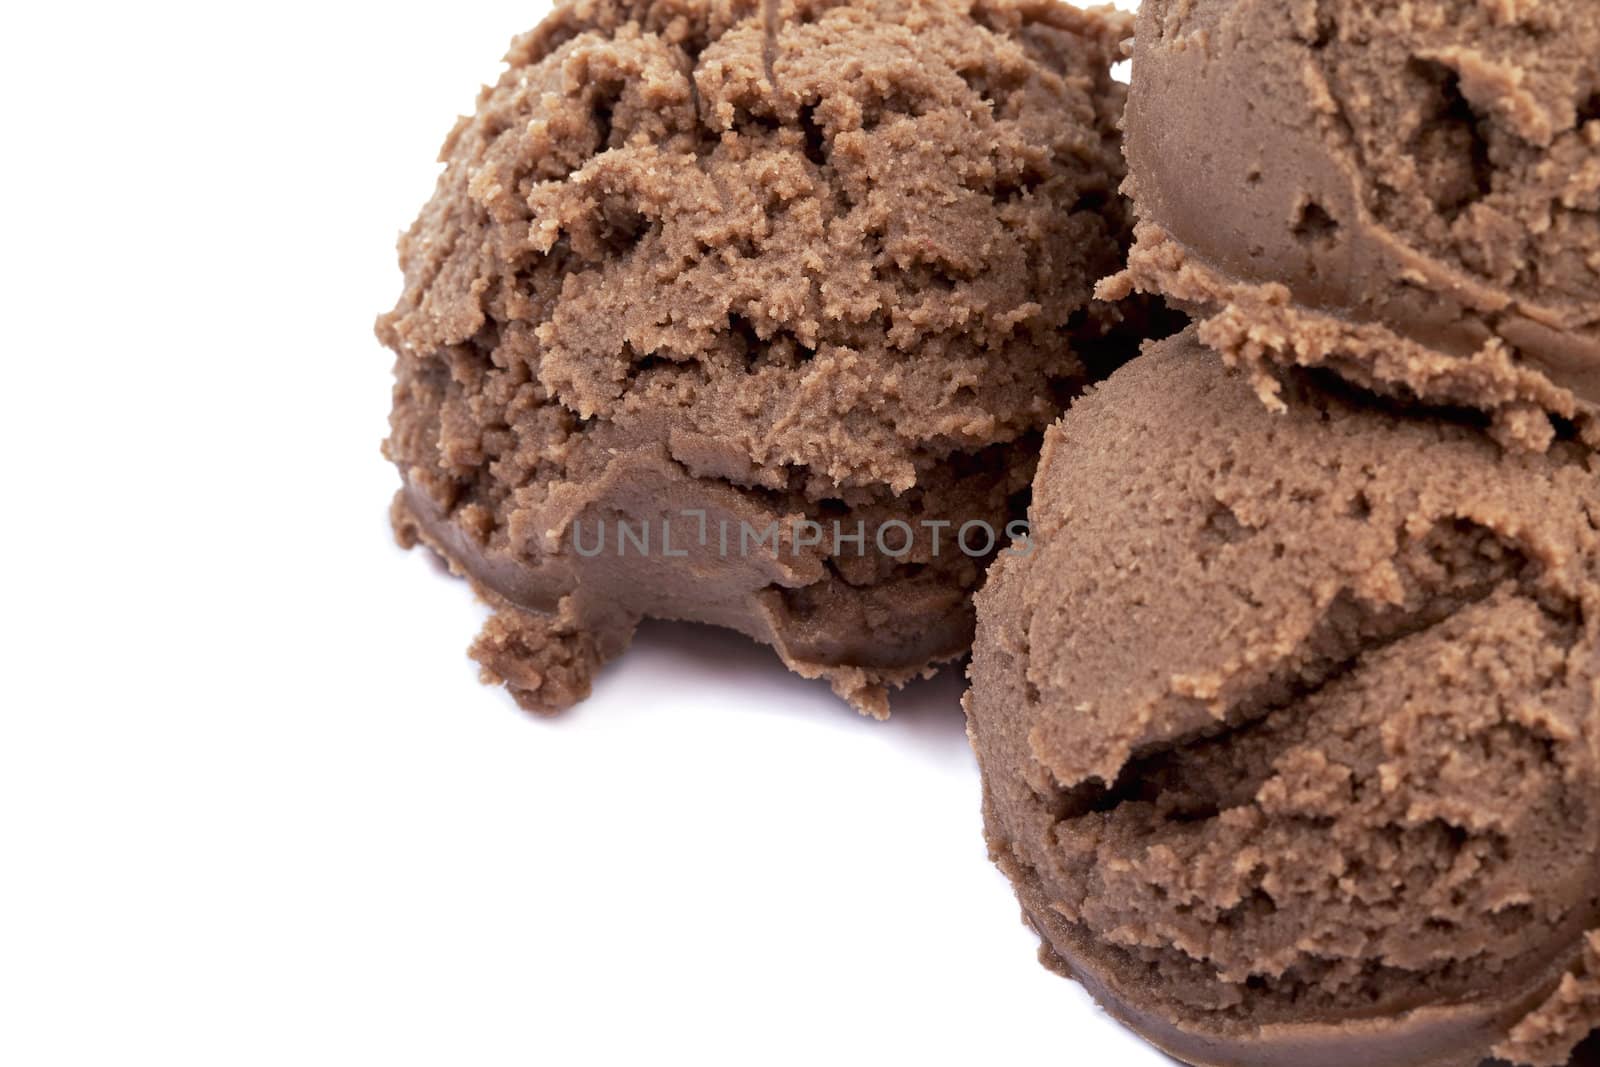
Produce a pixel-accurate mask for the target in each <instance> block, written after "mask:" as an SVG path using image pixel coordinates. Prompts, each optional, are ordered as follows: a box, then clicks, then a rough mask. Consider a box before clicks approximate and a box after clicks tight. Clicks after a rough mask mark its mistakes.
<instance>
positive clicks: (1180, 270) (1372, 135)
mask: <svg viewBox="0 0 1600 1067" xmlns="http://www.w3.org/2000/svg"><path fill="white" fill-rule="evenodd" d="M1597 55H1600V5H1597V4H1595V3H1593V2H1592V0H1537V2H1523V0H1405V2H1403V3H1402V2H1399V0H1382V2H1375V0H1147V2H1146V3H1145V4H1144V6H1143V8H1142V10H1141V12H1140V16H1139V21H1138V33H1137V43H1136V46H1135V50H1134V61H1133V89H1132V95H1131V96H1130V99H1129V103H1128V116H1127V155H1128V160H1129V164H1130V170H1131V172H1132V177H1131V179H1130V183H1129V188H1130V190H1131V191H1132V192H1133V193H1134V195H1135V199H1136V201H1137V207H1138V212H1139V216H1140V225H1139V231H1138V233H1139V239H1138V244H1137V247H1136V248H1135V250H1134V252H1133V255H1132V259H1131V264H1130V268H1129V270H1128V272H1127V273H1126V274H1124V275H1123V276H1121V278H1119V279H1118V280H1117V281H1115V282H1113V283H1111V284H1110V285H1108V286H1107V288H1106V289H1105V290H1104V292H1105V293H1106V294H1108V295H1112V294H1115V293H1118V292H1124V291H1126V290H1127V289H1128V288H1130V287H1134V286H1138V287H1144V288H1148V289H1152V290H1160V291H1163V292H1166V293H1168V294H1169V295H1171V296H1173V297H1174V298H1177V299H1179V300H1182V301H1186V302H1188V303H1190V304H1192V305H1194V306H1195V307H1197V308H1199V309H1200V311H1201V313H1202V314H1203V315H1204V316H1205V317H1206V321H1205V323H1204V325H1203V327H1202V330H1201V336H1202V337H1203V338H1204V340H1205V341H1207V342H1208V343H1209V344H1210V345H1212V346H1213V347H1215V348H1217V349H1219V350H1220V351H1222V352H1223V353H1224V354H1225V355H1227V356H1228V357H1229V358H1230V359H1231V360H1234V361H1236V362H1240V363H1243V364H1246V365H1248V366H1250V367H1252V368H1253V369H1254V370H1256V372H1257V375H1256V377H1257V381H1258V384H1259V385H1260V387H1261V388H1262V391H1263V395H1264V396H1265V397H1266V398H1267V399H1268V400H1269V402H1273V395H1274V394H1275V393H1276V390H1277V385H1276V382H1275V379H1274V378H1273V377H1272V376H1270V375H1269V374H1267V373H1266V369H1267V368H1270V367H1271V366H1272V365H1293V364H1300V365H1317V366H1326V367H1330V368H1332V369H1334V370H1337V371H1338V372H1340V373H1341V374H1343V375H1345V376H1346V377H1348V378H1350V379H1352V380H1354V381H1356V382H1359V383H1361V384H1363V385H1365V386H1369V387H1375V388H1377V389H1379V390H1382V391H1384V392H1389V393H1394V394H1399V395H1403V396H1410V397H1418V398H1421V399H1423V400H1425V401H1427V402H1429V403H1434V404H1445V405H1459V406H1468V407H1475V408H1479V409H1483V410H1487V411H1490V412H1492V413H1494V414H1495V416H1496V418H1497V430H1498V433H1499V436H1500V437H1501V438H1502V440H1506V441H1515V442H1517V443H1520V444H1522V445H1526V446H1532V447H1534V448H1542V447H1545V446H1546V445H1547V444H1548V442H1549V441H1550V439H1551V438H1552V436H1553V430H1552V426H1551V421H1550V416H1555V417H1556V418H1557V419H1558V420H1562V421H1576V422H1578V423H1580V424H1581V427H1582V428H1583V429H1584V430H1585V432H1587V433H1588V434H1589V435H1590V439H1591V441H1595V440H1600V422H1597V414H1600V64H1597V63H1596V62H1595V57H1596V56H1597Z"/></svg>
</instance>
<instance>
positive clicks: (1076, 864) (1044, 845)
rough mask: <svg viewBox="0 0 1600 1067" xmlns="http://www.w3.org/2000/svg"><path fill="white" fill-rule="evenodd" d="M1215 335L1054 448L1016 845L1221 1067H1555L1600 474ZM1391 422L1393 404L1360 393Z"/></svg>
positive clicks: (1112, 978)
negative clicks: (1214, 343) (1208, 347)
mask: <svg viewBox="0 0 1600 1067" xmlns="http://www.w3.org/2000/svg"><path fill="white" fill-rule="evenodd" d="M1336 381H1337V380H1336V379H1332V378H1331V376H1329V378H1328V380H1327V381H1326V382H1311V381H1308V380H1306V379H1305V378H1303V377H1302V378H1294V377H1291V378H1290V379H1289V381H1288V384H1287V386H1286V391H1285V396H1284V399H1285V401H1286V403H1287V410H1286V411H1285V412H1284V413H1282V414H1274V413H1271V412H1269V411H1268V410H1267V409H1266V408H1265V407H1264V406H1262V405H1261V404H1260V403H1258V402H1257V400H1256V398H1255V397H1254V396H1253V395H1252V392H1251V388H1250V385H1249V383H1248V382H1247V381H1246V380H1245V378H1244V377H1243V376H1242V375H1241V374H1240V373H1238V372H1233V371H1228V370H1226V369H1225V368H1224V367H1223V366H1222V364H1221V362H1220V361H1219V360H1217V359H1216V358H1215V357H1214V356H1213V355H1211V354H1210V353H1208V352H1206V351H1205V349H1204V348H1203V347H1202V346H1201V345H1200V344H1199V342H1198V341H1197V340H1196V339H1195V337H1194V336H1193V333H1192V332H1186V333H1185V334H1183V335H1180V336H1179V337H1177V338H1174V339H1172V340H1170V341H1167V342H1163V343H1161V344H1159V345H1156V346H1153V347H1152V348H1151V349H1150V350H1149V351H1148V352H1147V354H1145V355H1144V356H1141V357H1140V358H1138V359H1136V360H1134V361H1133V362H1132V363H1131V364H1129V365H1128V366H1127V367H1125V368H1123V369H1122V370H1120V371H1119V372H1117V373H1116V374H1115V375H1113V376H1112V377H1111V378H1110V380H1109V381H1108V382H1107V383H1105V384H1104V385H1102V386H1100V387H1098V388H1097V389H1095V390H1094V391H1093V392H1091V393H1090V394H1089V395H1087V396H1086V397H1084V398H1083V399H1081V400H1079V401H1078V402H1077V403H1076V404H1075V405H1074V406H1073V408H1072V410H1071V411H1070V412H1069V413H1068V414H1067V415H1066V417H1065V418H1064V419H1063V420H1062V422H1061V423H1060V424H1059V426H1057V427H1055V428H1053V429H1052V430H1051V431H1050V432H1049V434H1048V435H1047V437H1046V441H1045V445H1044V456H1043V459H1042V460H1041V463H1040V469H1039V472H1038V476H1037V479H1036V482H1035V495H1034V500H1033V505H1032V510H1031V518H1032V523H1033V536H1032V540H1031V542H1030V543H1029V544H1028V545H1027V549H1028V550H1027V552H1026V553H1025V554H1022V553H1018V554H1002V556H1001V558H1000V559H999V560H998V561H997V562H996V564H995V565H994V567H993V568H992V569H991V571H990V578H989V582H988V584H987V585H986V586H985V588H984V590H983V592H982V593H981V594H980V595H979V597H978V612H979V626H978V637H977V641H976V644H975V647H974V653H973V663H972V668H971V678H972V688H971V691H970V693H969V695H968V712H969V721H970V732H971V735H972V739H973V742H974V745H975V748H976V750H977V753H978V756H979V760H980V763H981V765H982V770H983V780H984V814H985V821H986V827H987V833H988V838H989V842H990V848H991V851H992V853H993V855H994V857H995V858H996V859H997V861H998V862H999V864H1000V866H1001V868H1002V869H1003V870H1004V871H1005V872H1006V873H1007V875H1008V876H1009V877H1010V878H1011V879H1012V881H1013V882H1014V883H1015V886H1016V889H1017V893H1018V896H1019V898H1020V900H1021V902H1022V906H1023V910H1024V914H1025V916H1026V918H1027V919H1028V921H1029V922H1031V923H1032V924H1033V926H1034V927H1035V928H1036V929H1037V930H1038V932H1039V934H1040V935H1041V938H1042V940H1043V945H1044V948H1043V950H1042V951H1043V955H1044V956H1045V957H1046V959H1047V961H1048V962H1050V963H1052V964H1054V965H1056V966H1057V967H1059V968H1060V969H1062V970H1064V971H1066V972H1068V973H1070V974H1072V975H1073V976H1075V977H1077V978H1079V979H1080V980H1081V981H1082V982H1083V983H1084V984H1085V985H1086V986H1087V987H1088V988H1089V989H1090V990H1091V992H1093V993H1094V995H1095V996H1096V997H1097V998H1098V999H1100V1000H1101V1002H1102V1003H1104V1004H1105V1005H1106V1007H1107V1008H1108V1009H1109V1010H1110V1011H1112V1012H1113V1013H1114V1014H1116V1015H1117V1016H1119V1017H1120V1018H1122V1019H1124V1020H1125V1021H1126V1022H1127V1023H1128V1024H1129V1025H1131V1026H1132V1027H1133V1028H1135V1029H1136V1030H1138V1031H1139V1032H1140V1033H1142V1034H1143V1035H1145V1036H1146V1037H1147V1038H1148V1039H1149V1040H1151V1041H1152V1042H1154V1043H1155V1044H1157V1045H1159V1046H1161V1047H1162V1048H1163V1049H1165V1050H1167V1051H1168V1052H1170V1053H1172V1054H1173V1055H1175V1056H1178V1057H1179V1058H1181V1059H1184V1060H1187V1061H1189V1062H1191V1063H1196V1064H1227V1065H1267V1064H1272V1065H1283V1067H1318V1065H1329V1067H1335V1065H1337V1067H1345V1065H1349V1064H1362V1065H1364V1067H1417V1065H1423V1064H1431V1065H1460V1067H1466V1065H1474V1067H1475V1065H1476V1064H1477V1063H1478V1062H1479V1061H1480V1060H1481V1059H1483V1058H1485V1057H1487V1056H1488V1055H1489V1054H1490V1051H1491V1049H1492V1050H1493V1051H1494V1052H1495V1054H1497V1055H1500V1056H1502V1057H1504V1058H1506V1059H1509V1060H1512V1061H1516V1062H1520V1063H1530V1064H1540V1065H1549V1064H1559V1063H1564V1062H1565V1059H1566V1056H1567V1054H1568V1053H1570V1052H1571V1050H1572V1048H1573V1047H1574V1046H1575V1045H1576V1044H1577V1043H1578V1042H1579V1041H1581V1040H1582V1039H1583V1038H1584V1037H1585V1035H1587V1034H1588V1033H1589V1032H1590V1031H1591V1030H1592V1029H1593V1028H1595V1027H1596V1026H1597V1025H1600V959H1597V955H1596V953H1597V951H1600V460H1597V459H1596V458H1595V456H1594V455H1593V454H1590V453H1587V452H1586V451H1585V450H1583V449H1581V448H1580V447H1579V446H1577V445H1576V444H1575V443H1573V442H1557V443H1556V444H1555V445H1554V446H1553V447H1552V448H1551V449H1550V450H1549V451H1548V452H1546V453H1543V454H1536V453H1531V452H1527V451H1517V452H1512V453H1509V454H1508V453H1505V452H1503V451H1502V450H1501V448H1500V446H1498V445H1497V444H1495V443H1494V442H1493V441H1492V440H1490V439H1489V438H1488V437H1487V436H1486V435H1484V434H1483V433H1482V432H1481V430H1479V429H1476V428H1474V427H1471V426H1468V425H1464V424H1455V423H1451V422H1449V421H1446V420H1443V419H1439V420H1419V419H1411V418H1402V417H1396V416H1395V415H1393V414H1391V413H1390V412H1388V411H1385V410H1382V409H1379V408H1375V407H1373V406H1371V405H1370V403H1368V404H1366V405H1359V404H1355V403H1352V402H1351V397H1354V396H1356V395H1358V394H1355V393H1353V392H1352V393H1351V394H1350V396H1348V397H1347V396H1345V395H1343V394H1341V392H1340V390H1341V389H1348V388H1349V387H1348V386H1343V385H1336V384H1331V383H1336ZM1369 399H1370V398H1369Z"/></svg>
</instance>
